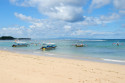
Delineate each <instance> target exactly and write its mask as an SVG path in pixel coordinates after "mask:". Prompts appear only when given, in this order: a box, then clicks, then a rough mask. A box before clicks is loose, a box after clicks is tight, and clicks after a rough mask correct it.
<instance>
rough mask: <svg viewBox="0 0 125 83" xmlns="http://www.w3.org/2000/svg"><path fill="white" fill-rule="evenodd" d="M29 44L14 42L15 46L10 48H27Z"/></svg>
mask: <svg viewBox="0 0 125 83" xmlns="http://www.w3.org/2000/svg"><path fill="white" fill-rule="evenodd" d="M27 46H29V44H27V43H26V42H15V44H13V45H12V47H27Z"/></svg>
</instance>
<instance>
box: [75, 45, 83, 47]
mask: <svg viewBox="0 0 125 83" xmlns="http://www.w3.org/2000/svg"><path fill="white" fill-rule="evenodd" d="M75 46H76V47H83V46H84V45H83V44H76V45H75Z"/></svg>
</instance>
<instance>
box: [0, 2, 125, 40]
mask: <svg viewBox="0 0 125 83" xmlns="http://www.w3.org/2000/svg"><path fill="white" fill-rule="evenodd" d="M124 3H125V0H51V1H50V0H0V36H3V35H5V36H14V37H31V38H61V37H68V38H69V37H72V38H119V39H121V38H123V39H124V38H125V36H124V35H125V5H124Z"/></svg>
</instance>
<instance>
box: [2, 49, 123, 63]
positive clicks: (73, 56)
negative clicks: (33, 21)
mask: <svg viewBox="0 0 125 83" xmlns="http://www.w3.org/2000/svg"><path fill="white" fill-rule="evenodd" d="M0 50H2V51H8V52H15V53H19V54H27V55H36V56H47V57H55V58H64V59H73V60H81V61H91V62H99V63H109V64H120V65H125V60H119V59H110V58H97V57H86V56H84V57H77V56H75V54H74V55H72V54H60V53H53V52H40V51H36V50H34V51H33V52H32V51H29V52H26V51H21V50H13V49H4V50H3V49H0ZM69 55H70V56H69Z"/></svg>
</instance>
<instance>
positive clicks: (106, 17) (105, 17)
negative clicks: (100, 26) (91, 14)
mask: <svg viewBox="0 0 125 83" xmlns="http://www.w3.org/2000/svg"><path fill="white" fill-rule="evenodd" d="M119 18H120V15H119V14H116V13H112V15H110V16H104V15H102V16H101V17H100V19H101V20H105V21H113V20H116V19H119Z"/></svg>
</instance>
